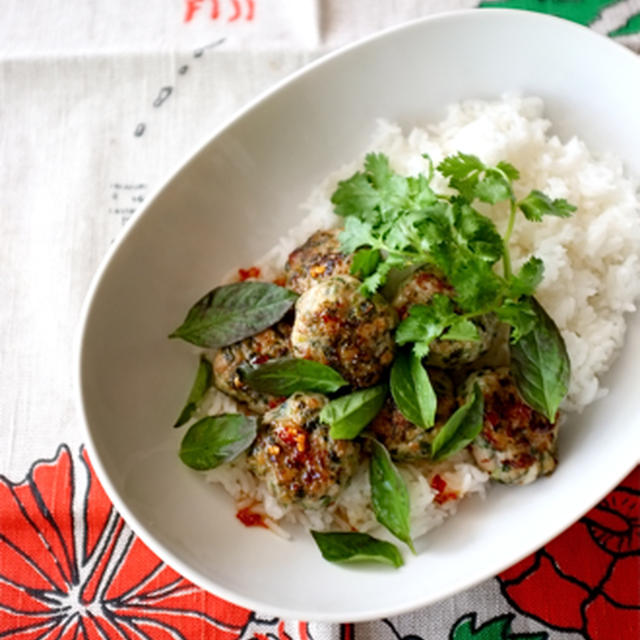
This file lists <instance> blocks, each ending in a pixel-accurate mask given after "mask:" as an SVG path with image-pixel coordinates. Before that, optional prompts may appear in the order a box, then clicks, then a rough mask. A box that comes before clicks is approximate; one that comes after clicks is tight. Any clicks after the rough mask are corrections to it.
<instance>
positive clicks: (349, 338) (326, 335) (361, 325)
mask: <svg viewBox="0 0 640 640" xmlns="http://www.w3.org/2000/svg"><path fill="white" fill-rule="evenodd" d="M360 285H361V283H360V281H359V280H358V279H356V278H354V277H352V276H334V277H333V278H329V279H328V280H325V281H323V282H320V283H318V284H316V285H315V286H314V287H312V288H311V289H309V290H308V291H306V292H305V293H303V294H302V295H301V296H300V297H299V298H298V300H297V302H296V318H295V322H294V324H293V331H292V332H291V346H292V350H293V355H294V356H296V357H297V358H306V359H307V360H315V361H317V362H322V363H323V364H327V365H329V366H330V367H333V368H334V369H336V370H337V371H339V372H340V373H341V374H342V376H343V377H344V378H345V379H346V380H347V381H348V382H350V383H351V384H352V385H353V386H355V387H370V386H372V385H374V384H376V383H377V382H378V381H379V380H380V378H381V377H382V374H383V373H384V371H385V370H386V369H387V367H388V366H389V365H390V364H391V362H392V360H393V354H394V341H393V336H392V331H393V329H394V327H395V326H396V323H397V317H396V313H395V312H394V310H393V309H392V308H391V307H390V306H389V304H388V303H387V302H386V301H385V300H384V298H382V296H379V295H373V296H371V297H370V298H365V296H363V295H362V293H361V292H360Z"/></svg>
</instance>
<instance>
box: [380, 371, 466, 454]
mask: <svg viewBox="0 0 640 640" xmlns="http://www.w3.org/2000/svg"><path fill="white" fill-rule="evenodd" d="M429 379H430V380H431V384H432V385H433V389H434V391H435V392H436V396H437V397H438V407H437V410H436V419H435V424H434V426H433V427H432V428H431V429H423V428H422V427H419V426H417V425H415V424H413V422H410V421H409V420H407V418H405V417H404V415H402V413H401V412H400V409H398V407H397V406H396V403H395V402H394V400H393V398H392V397H391V396H389V398H388V399H387V401H386V403H385V405H384V407H383V408H382V411H380V413H379V414H378V415H377V416H376V417H375V418H374V420H373V422H372V423H371V424H370V425H369V430H370V431H371V432H372V433H373V434H374V435H375V437H376V438H377V439H378V440H379V441H380V442H382V444H383V445H384V446H385V447H386V448H387V449H388V451H389V453H390V454H391V457H392V458H393V459H394V460H398V461H400V462H402V461H409V460H418V459H420V458H428V457H429V456H430V455H431V443H432V442H433V439H434V438H435V437H436V435H437V434H438V432H439V431H440V429H441V428H442V427H443V426H444V424H445V422H446V421H447V420H448V419H449V417H450V416H451V414H452V413H453V412H454V411H455V408H456V399H455V394H454V390H453V383H452V382H451V379H450V378H449V376H447V374H446V373H444V372H443V371H440V370H438V369H429Z"/></svg>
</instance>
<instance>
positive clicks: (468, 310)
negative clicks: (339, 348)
mask: <svg viewBox="0 0 640 640" xmlns="http://www.w3.org/2000/svg"><path fill="white" fill-rule="evenodd" d="M425 158H427V159H428V160H429V167H430V169H429V172H428V175H423V174H421V175H418V176H402V175H400V174H398V173H396V172H395V171H394V170H393V169H392V168H391V166H390V164H389V159H388V158H387V157H386V156H385V155H384V154H381V153H377V154H375V153H372V154H369V155H367V156H366V159H365V163H364V170H363V171H359V172H356V173H355V174H354V175H353V176H351V177H350V178H348V179H347V180H344V181H342V182H340V183H339V184H338V187H337V189H336V191H335V192H334V194H333V196H332V198H331V201H332V203H333V204H334V207H335V212H336V213H337V214H338V215H340V216H342V217H344V218H345V224H344V231H343V232H342V233H341V234H340V242H341V247H342V250H343V251H345V252H346V253H354V252H355V257H354V260H353V265H352V273H354V274H356V275H358V276H359V277H360V278H362V280H363V283H362V291H363V293H365V295H371V294H373V293H374V292H375V291H377V290H378V289H380V288H381V287H382V286H384V284H385V283H386V281H387V279H388V277H389V274H390V273H391V271H393V270H394V269H397V270H404V269H408V268H412V267H418V266H422V265H432V266H434V267H436V268H437V269H438V270H440V271H441V272H442V273H443V274H444V276H445V278H446V279H447V281H448V282H449V284H450V285H451V286H452V287H453V290H454V292H455V293H454V295H453V296H452V297H447V296H444V295H436V296H434V297H433V299H432V300H431V302H430V304H428V305H414V306H413V307H412V308H411V309H410V312H409V316H408V317H407V318H405V319H404V320H403V321H402V322H401V323H400V325H399V326H398V329H397V332H396V340H397V342H398V343H399V344H406V343H413V350H414V353H415V355H416V356H419V357H424V356H426V355H427V354H428V352H429V346H430V344H431V343H432V342H433V340H436V339H448V340H475V339H478V335H477V331H475V326H474V323H473V319H474V318H478V317H479V316H482V315H485V314H488V313H495V314H496V315H497V317H498V318H499V319H500V320H501V321H502V322H505V323H507V324H508V325H509V326H510V327H511V333H510V337H511V343H512V345H516V344H517V343H519V342H520V341H521V340H522V339H523V338H524V337H525V336H529V335H530V334H531V333H532V332H535V331H536V330H537V327H538V325H539V320H540V310H539V308H538V307H539V305H537V303H536V302H535V300H534V299H533V294H534V293H535V290H536V287H537V286H538V285H539V284H540V282H541V281H542V278H543V275H544V264H543V262H542V260H541V259H540V258H538V257H536V256H532V257H531V258H529V259H528V260H527V261H526V262H525V263H524V264H523V265H522V266H521V267H520V269H519V270H518V271H517V272H514V270H513V267H512V261H511V255H510V251H509V242H510V239H511V235H512V233H513V229H514V226H515V223H516V219H517V217H518V212H520V213H521V214H522V215H523V216H524V217H525V218H526V219H527V220H530V221H533V222H541V221H542V220H543V219H544V218H545V217H546V216H556V217H561V218H566V217H568V216H570V215H571V214H572V213H573V212H574V211H575V209H576V208H575V207H574V206H573V205H572V204H570V203H569V202H567V201H566V200H564V199H552V198H550V197H549V196H547V195H545V194H544V193H542V192H541V191H538V190H536V189H534V190H532V191H531V192H530V193H529V194H528V195H526V196H525V197H524V198H522V199H520V200H518V199H517V198H516V196H515V191H514V188H513V183H514V182H515V181H517V180H518V179H519V178H520V173H519V171H518V170H517V169H516V168H515V167H514V166H513V165H511V164H509V163H508V162H499V163H498V164H496V165H495V166H489V165H486V164H485V163H483V162H482V160H480V158H478V157H477V156H475V155H470V154H465V153H457V154H455V155H452V156H448V157H446V158H444V160H442V162H440V164H439V165H438V166H437V167H436V169H437V171H438V172H439V173H440V174H441V175H442V176H444V177H445V178H447V179H448V186H449V188H450V193H446V194H444V193H437V192H436V191H435V190H434V188H433V187H432V184H431V183H432V181H433V175H434V170H433V165H432V163H431V161H430V159H429V158H428V157H427V156H425ZM476 202H484V203H487V204H489V205H496V204H498V203H501V202H502V203H506V204H507V206H508V210H509V215H508V219H507V223H506V226H505V229H504V230H503V231H502V233H500V232H499V231H498V229H497V228H496V225H495V224H494V223H493V221H492V220H491V219H490V218H489V217H487V216H486V215H484V214H482V213H481V212H480V211H479V210H478V209H477V208H476V206H475V205H476ZM500 262H501V263H502V265H501V266H502V269H501V271H502V273H500V270H499V268H498V267H499V266H500V265H499V263H500ZM553 326H554V327H555V325H553ZM546 330H549V328H548V327H546ZM555 333H556V334H557V336H559V332H558V330H557V327H555ZM551 342H552V343H553V344H554V345H555V347H552V346H550V347H549V348H550V349H554V352H553V353H546V354H545V353H543V352H540V353H538V354H530V355H531V357H529V358H528V359H527V362H528V363H529V365H528V366H531V367H538V369H541V368H542V369H544V368H545V367H547V365H546V364H545V362H547V361H552V362H556V363H559V364H557V366H558V367H564V368H565V369H566V368H568V361H566V362H565V361H564V360H565V359H566V350H564V351H563V353H564V356H563V355H562V354H560V356H559V355H558V352H557V351H558V349H560V347H559V346H558V345H560V344H561V345H562V347H563V343H562V338H561V337H560V339H559V341H558V340H554V341H551ZM527 344H535V345H539V344H550V342H549V341H548V340H547V341H545V340H536V339H532V340H529V341H528V342H527ZM561 350H562V349H561ZM547 368H548V367H547ZM546 373H547V374H549V373H550V374H551V376H552V375H553V371H547V372H546ZM532 374H533V375H534V377H537V378H539V377H540V376H541V373H540V370H538V371H537V372H533V373H532ZM525 377H526V372H524V373H522V376H521V379H522V380H524V379H525ZM543 377H544V378H545V379H546V378H547V377H549V376H547V375H546V374H545V375H544V376H543ZM561 380H563V381H564V380H566V376H564V375H563V376H561ZM559 384H562V385H563V386H562V388H561V389H559V392H558V393H556V394H553V397H554V398H557V397H560V398H561V397H563V396H564V395H565V394H566V391H567V388H566V385H565V384H564V383H559ZM530 386H531V385H530ZM528 395H529V398H530V397H531V395H532V394H531V393H529V394H528ZM548 396H549V394H546V395H545V394H541V397H540V402H539V403H538V406H536V404H535V402H531V401H530V400H529V401H530V404H532V406H534V408H537V409H540V410H542V411H543V412H544V413H545V414H546V415H548V416H551V415H552V414H553V415H555V411H556V409H557V404H556V403H555V401H554V403H553V406H551V405H549V403H548V402H547V400H546V398H547V397H548Z"/></svg>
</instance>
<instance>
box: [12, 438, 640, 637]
mask: <svg viewBox="0 0 640 640" xmlns="http://www.w3.org/2000/svg"><path fill="white" fill-rule="evenodd" d="M639 496H640V468H639V469H637V470H636V471H635V472H634V473H633V474H632V475H630V476H629V477H628V478H627V479H626V480H625V481H624V482H623V483H622V484H621V485H620V486H619V487H618V488H617V489H616V490H614V491H613V492H612V493H611V494H609V496H607V498H605V499H604V500H603V501H602V502H601V503H600V504H599V505H598V506H597V507H596V508H594V509H593V510H592V511H591V512H589V513H588V514H587V515H586V516H585V517H584V518H582V519H581V520H580V521H579V522H577V523H576V524H575V525H574V526H573V527H571V528H570V529H569V530H568V531H567V532H565V533H564V534H562V535H561V536H560V537H558V538H556V539H555V540H553V541H552V542H550V543H549V544H548V545H546V546H545V547H544V548H542V549H540V550H539V551H538V552H537V553H535V554H533V555H532V556H530V557H529V558H527V559H525V560H523V561H522V562H520V563H518V564H517V565H515V566H514V567H512V568H511V569H509V570H507V571H505V572H503V573H502V574H501V575H500V576H499V580H500V583H501V586H502V591H503V594H504V596H505V598H506V601H505V605H506V604H507V602H508V603H511V604H512V606H514V607H515V608H516V609H518V610H519V611H520V612H521V613H522V614H523V615H526V616H529V617H532V618H534V619H536V620H537V621H539V622H540V623H541V624H542V625H544V626H545V627H546V628H549V629H557V630H563V631H577V632H579V633H580V634H582V635H583V636H584V638H585V639H589V640H606V639H608V638H612V639H614V638H615V639H616V640H618V639H620V638H636V637H640V624H639V623H640V597H639V595H640V594H639V591H640V501H639V499H638V498H639ZM471 615H472V617H473V616H475V614H471ZM467 617H468V616H467ZM511 617H512V614H506V615H505V616H503V617H502V618H498V619H495V620H494V621H493V622H492V624H493V626H494V627H495V628H496V629H498V628H500V629H502V630H503V631H504V629H506V627H505V625H506V624H507V623H508V622H509V620H510V619H511ZM469 619H471V618H469ZM474 619H475V618H474ZM465 620H466V618H465ZM384 622H385V623H386V624H387V625H388V626H389V628H392V625H391V623H390V622H389V621H384ZM467 622H468V620H467ZM458 626H460V625H458ZM488 628H489V627H485V630H486V629H488ZM456 629H457V627H456ZM418 631H419V630H418ZM458 631H460V629H458ZM467 631H468V630H467V628H466V627H465V629H464V633H467ZM453 632H454V629H453V627H452V634H453V635H455V634H454V633H453ZM339 633H340V637H341V638H343V639H344V640H354V639H355V638H357V635H358V633H357V627H354V626H353V625H347V624H345V625H341V628H340V632H339ZM501 633H502V632H501ZM396 635H397V637H400V635H398V634H397V633H396ZM459 635H462V636H463V637H467V636H466V635H464V634H463V633H462V631H460V634H459ZM485 635H486V633H485ZM546 635H547V634H546V633H544V632H543V633H542V634H538V635H537V636H536V637H546ZM408 637H409V636H408ZM410 637H412V638H414V639H420V638H421V636H419V635H417V634H412V635H411V636H410ZM482 637H485V636H482ZM487 637H493V636H487ZM495 637H496V638H498V637H501V636H500V635H496V636H495ZM508 637H516V636H511V635H509V636H508ZM0 638H15V639H16V640H35V639H36V638H38V639H42V640H53V639H54V638H55V639H59V640H71V639H76V638H86V639H87V640H94V639H95V640H104V639H108V640H110V639H111V638H117V639H136V640H137V639H138V638H145V639H148V638H153V639H154V640H155V639H158V640H165V639H166V640H170V639H181V638H215V639H220V640H241V639H242V640H314V638H313V634H312V631H311V627H310V625H308V624H307V623H305V622H290V621H284V620H280V619H277V618H271V619H264V618H261V617H260V616H259V615H258V614H256V613H255V612H250V611H247V610H246V609H243V608H241V607H238V606H236V605H233V604H231V603H228V602H225V601H223V600H220V599H219V598H217V597H215V596H213V595H211V594H209V593H207V592H205V591H203V590H201V589H199V588H198V587H196V586H195V585H193V584H192V583H190V582H189V581H187V580H186V579H185V578H183V577H181V576H180V575H178V574H177V573H176V572H175V571H173V569H171V568H170V567H168V566H167V565H165V564H164V563H163V562H162V561H160V560H159V559H158V558H157V557H156V556H155V555H154V554H153V553H151V551H149V549H148V548H147V547H145V545H144V544H142V542H140V540H139V539H138V538H137V537H136V536H135V535H134V534H133V532H132V531H131V530H130V529H129V528H128V527H127V526H126V524H125V523H124V521H123V520H122V518H121V517H120V516H119V515H118V513H116V511H115V510H114V508H113V506H112V504H111V502H110V501H109V499H108V498H107V496H106V494H105V493H104V491H103V489H102V487H101V486H100V485H99V483H98V481H97V479H96V477H95V475H94V473H93V471H92V469H91V466H90V464H89V461H88V459H87V455H86V452H85V451H84V450H81V451H80V454H79V455H78V456H74V455H72V453H71V452H70V450H69V448H68V447H67V446H66V445H62V446H61V447H60V448H59V450H58V452H57V455H56V456H55V457H54V458H53V459H52V460H44V461H37V462H35V463H34V465H33V466H32V468H31V470H30V471H29V473H28V474H27V476H26V478H25V479H24V480H23V481H21V482H17V483H16V482H12V481H11V480H9V479H7V478H5V477H2V476H0Z"/></svg>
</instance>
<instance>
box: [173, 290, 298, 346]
mask: <svg viewBox="0 0 640 640" xmlns="http://www.w3.org/2000/svg"><path fill="white" fill-rule="evenodd" d="M297 297H298V296H297V294H295V293H294V292H293V291H289V289H285V288H284V287H279V286H278V285H275V284H271V283H270V282H235V283H233V284H227V285H223V286H222V287H217V288H216V289H213V290H212V291H210V292H209V293H207V295H206V296H204V297H203V298H201V299H200V300H198V302H196V304H195V305H193V307H191V309H190V310H189V313H187V317H186V318H185V320H184V322H183V323H182V324H181V325H180V326H179V327H178V328H177V329H176V330H175V331H174V332H173V333H172V334H171V335H170V336H169V337H170V338H182V339H183V340H186V341H187V342H191V343H192V344H195V345H197V346H199V347H207V348H209V349H218V348H220V347H226V346H228V345H230V344H233V343H234V342H237V341H238V340H242V339H244V338H248V337H249V336H252V335H255V334H256V333H258V332H260V331H263V330H264V329H267V328H268V327H270V326H271V325H272V324H274V323H276V322H278V320H281V319H282V317H283V316H284V315H285V314H286V313H287V311H289V309H291V307H292V306H293V304H294V302H295V301H296V298H297Z"/></svg>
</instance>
